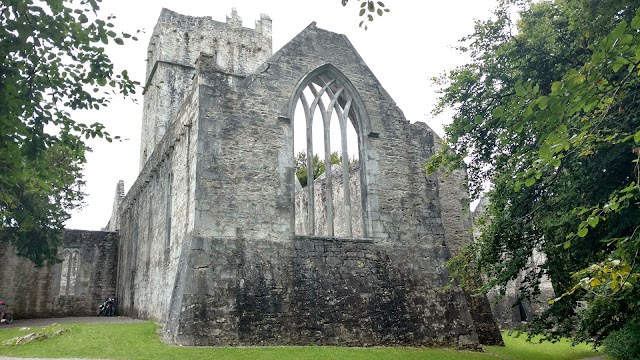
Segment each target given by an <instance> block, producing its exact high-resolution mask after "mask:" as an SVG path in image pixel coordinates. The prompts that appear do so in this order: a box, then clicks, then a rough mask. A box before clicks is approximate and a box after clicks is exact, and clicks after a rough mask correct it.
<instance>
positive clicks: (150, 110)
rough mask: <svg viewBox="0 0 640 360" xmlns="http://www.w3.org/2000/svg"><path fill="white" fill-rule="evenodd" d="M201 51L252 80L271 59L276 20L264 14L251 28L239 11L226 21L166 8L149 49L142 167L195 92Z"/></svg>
mask: <svg viewBox="0 0 640 360" xmlns="http://www.w3.org/2000/svg"><path fill="white" fill-rule="evenodd" d="M201 53H204V54H210V55H212V56H213V57H214V58H215V62H216V64H217V65H218V66H219V67H220V68H221V69H224V70H225V72H227V73H228V74H232V75H237V76H239V77H242V76H246V75H247V74H249V73H251V72H253V71H254V70H255V69H256V68H257V67H258V66H259V65H260V64H262V63H263V62H265V61H266V60H267V59H268V58H269V57H270V56H271V19H270V18H269V17H268V16H267V15H261V16H260V20H256V24H255V29H249V28H245V27H242V19H241V18H240V17H239V16H238V14H237V12H236V10H235V9H233V11H232V13H231V15H230V16H227V21H226V23H221V22H218V21H215V20H212V19H211V17H209V16H206V17H191V16H185V15H181V14H178V13H176V12H173V11H171V10H168V9H162V12H161V13H160V18H159V19H158V23H157V24H156V26H155V28H154V29H153V34H152V36H151V40H150V42H149V48H148V50H147V74H146V79H145V89H144V109H143V115H142V139H141V144H140V169H142V168H143V166H144V164H145V162H146V161H147V159H148V158H149V156H150V155H151V153H153V150H154V147H155V145H156V144H157V143H158V142H159V141H160V139H162V136H163V135H164V133H165V131H166V128H167V126H168V125H169V122H170V121H171V119H172V118H173V117H174V116H175V115H176V111H177V110H178V106H179V105H180V104H181V102H182V100H183V97H184V95H185V93H186V92H187V91H188V90H189V89H190V88H191V83H192V78H193V75H194V74H195V63H196V59H197V58H198V56H200V54H201ZM230 81H233V79H230Z"/></svg>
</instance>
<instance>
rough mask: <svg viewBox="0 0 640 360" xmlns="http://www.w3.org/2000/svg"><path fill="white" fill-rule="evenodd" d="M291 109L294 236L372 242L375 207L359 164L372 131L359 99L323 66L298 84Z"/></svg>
mask: <svg viewBox="0 0 640 360" xmlns="http://www.w3.org/2000/svg"><path fill="white" fill-rule="evenodd" d="M290 109H291V110H290V111H291V118H292V119H293V121H292V124H293V134H294V153H295V154H294V155H295V160H294V161H295V163H296V177H297V179H294V181H296V194H295V232H296V234H299V235H321V236H329V237H335V236H339V237H348V238H351V237H367V236H371V232H372V231H371V225H372V222H371V213H372V212H373V207H372V206H371V199H370V198H369V194H368V192H367V184H366V182H365V181H362V179H365V178H370V176H368V175H369V174H368V173H367V171H366V166H367V165H366V163H365V161H360V160H361V159H364V158H365V157H364V156H363V155H364V154H365V153H366V149H367V146H368V145H367V141H369V140H368V135H369V134H370V133H371V131H370V126H369V122H368V118H367V116H366V112H365V111H364V104H363V101H362V98H361V97H360V95H359V94H358V92H357V91H356V89H355V88H354V86H353V85H352V84H351V82H349V80H348V79H347V78H346V77H345V76H344V75H343V74H342V73H341V72H340V71H339V70H337V69H336V68H335V67H334V66H332V65H324V66H322V67H320V68H318V69H316V70H314V71H312V72H311V73H309V74H308V75H307V76H305V77H304V78H303V79H302V80H301V81H300V83H299V84H298V87H297V89H296V91H295V92H294V96H293V98H292V102H291V104H290ZM321 173H323V174H321ZM300 179H302V180H301V181H299V182H298V180H300Z"/></svg>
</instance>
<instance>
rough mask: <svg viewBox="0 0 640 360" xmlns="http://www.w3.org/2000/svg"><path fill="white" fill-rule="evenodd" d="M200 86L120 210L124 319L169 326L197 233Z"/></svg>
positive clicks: (190, 95) (120, 294) (189, 96)
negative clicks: (183, 257)
mask: <svg viewBox="0 0 640 360" xmlns="http://www.w3.org/2000/svg"><path fill="white" fill-rule="evenodd" d="M198 89H199V87H198V86H194V87H192V88H191V89H190V91H189V92H188V94H187V96H186V97H185V99H184V101H183V103H182V106H181V108H180V110H179V111H178V112H177V114H176V117H175V119H174V120H173V121H172V122H171V124H170V126H169V127H168V129H167V131H166V133H165V135H164V136H163V138H162V140H161V141H160V142H159V143H158V144H156V146H155V150H154V152H153V153H152V154H151V156H150V157H149V159H148V160H147V162H146V163H145V166H144V167H143V168H142V170H141V172H140V174H139V175H138V178H137V179H136V181H135V183H134V184H133V185H132V187H131V189H130V190H129V192H128V193H127V195H126V197H125V198H124V200H123V201H122V205H121V207H120V213H121V215H120V253H119V260H118V261H119V264H120V265H119V268H118V289H117V296H118V299H119V302H120V304H119V305H120V309H121V310H122V314H125V315H128V316H133V317H143V318H149V319H154V320H157V321H164V320H165V319H166V316H167V311H168V308H169V301H170V299H171V294H172V293H173V288H174V285H175V281H176V272H177V266H178V261H179V257H180V253H181V252H180V249H181V248H182V243H183V242H184V241H185V238H187V234H189V233H190V232H192V231H193V220H194V219H193V213H194V206H195V204H194V183H195V179H196V176H195V171H196V168H195V160H194V159H195V158H196V151H197V149H196V147H197V142H196V140H195V139H196V137H195V134H196V133H197V131H198V126H199V124H198V122H197V121H196V120H197V118H198V116H199V107H198V104H197V101H198V99H199V93H198V91H199V90H198Z"/></svg>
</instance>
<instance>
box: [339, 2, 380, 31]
mask: <svg viewBox="0 0 640 360" xmlns="http://www.w3.org/2000/svg"><path fill="white" fill-rule="evenodd" d="M358 1H359V2H360V3H359V10H358V16H360V18H361V19H362V20H360V24H359V26H360V27H361V28H364V29H365V30H367V29H368V26H367V23H369V22H372V21H373V19H374V18H375V16H376V15H377V16H382V15H384V13H386V12H389V11H390V10H389V8H387V7H386V6H385V5H384V3H383V2H382V1H373V0H358ZM348 2H349V0H342V6H347V3H348Z"/></svg>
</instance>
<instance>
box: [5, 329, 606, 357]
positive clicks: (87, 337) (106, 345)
mask: <svg viewBox="0 0 640 360" xmlns="http://www.w3.org/2000/svg"><path fill="white" fill-rule="evenodd" d="M157 328H158V327H157V325H156V324H154V323H151V322H145V323H127V324H61V325H56V326H50V327H46V328H45V327H33V328H31V329H29V330H26V331H25V330H22V331H21V330H19V329H17V328H15V329H1V328H0V329H1V330H0V356H14V357H77V358H83V357H84V358H94V359H96V358H108V359H171V360H177V359H251V360H256V359H362V360H365V359H366V360H373V359H443V360H446V359H451V360H454V359H455V360H457V359H460V360H465V359H493V360H496V359H524V360H537V359H540V360H542V359H545V360H547V359H560V360H564V359H566V360H570V359H584V358H587V357H591V356H596V355H598V354H597V353H594V352H593V351H591V349H590V348H589V347H588V346H586V345H581V346H577V347H571V345H570V344H569V343H568V342H561V343H556V344H549V343H544V344H537V343H535V344H532V343H527V342H526V341H525V337H524V336H522V337H520V338H513V337H509V336H508V335H506V334H503V337H504V339H505V343H506V347H495V346H489V347H487V348H486V352H484V353H479V352H469V351H456V350H450V349H426V348H395V347H390V348H336V347H320V346H301V347H244V348H204V347H200V348H194V347H181V346H170V345H166V344H163V343H162V342H161V341H160V339H159V336H158V333H157ZM57 329H70V330H71V331H69V332H65V333H63V334H60V335H55V336H52V337H51V338H49V339H46V340H39V341H34V342H31V343H29V344H24V345H17V346H15V345H13V346H12V345H4V344H2V342H4V341H5V340H8V339H12V338H15V337H19V336H24V335H26V334H28V333H32V332H47V333H53V331H55V330H57Z"/></svg>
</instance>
